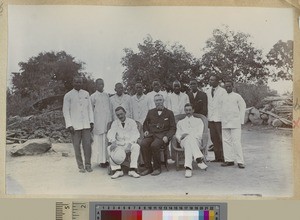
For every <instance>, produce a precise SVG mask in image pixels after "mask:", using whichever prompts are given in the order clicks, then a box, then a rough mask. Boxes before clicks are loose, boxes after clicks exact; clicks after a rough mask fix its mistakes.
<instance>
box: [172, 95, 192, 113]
mask: <svg viewBox="0 0 300 220" xmlns="http://www.w3.org/2000/svg"><path fill="white" fill-rule="evenodd" d="M187 103H190V99H189V97H188V95H187V94H185V93H182V92H180V93H179V94H178V95H177V94H176V93H171V94H170V95H169V97H168V99H167V104H166V107H167V108H168V109H169V110H171V111H173V113H174V115H179V114H184V106H185V104H187Z"/></svg>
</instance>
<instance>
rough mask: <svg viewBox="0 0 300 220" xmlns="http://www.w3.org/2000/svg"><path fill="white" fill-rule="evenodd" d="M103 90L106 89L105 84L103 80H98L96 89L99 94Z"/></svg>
mask: <svg viewBox="0 0 300 220" xmlns="http://www.w3.org/2000/svg"><path fill="white" fill-rule="evenodd" d="M103 88H104V82H103V80H97V81H96V89H97V90H98V91H99V92H103Z"/></svg>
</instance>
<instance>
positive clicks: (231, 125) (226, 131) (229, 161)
mask: <svg viewBox="0 0 300 220" xmlns="http://www.w3.org/2000/svg"><path fill="white" fill-rule="evenodd" d="M225 89H226V91H227V93H226V94H225V95H224V96H223V99H224V100H223V105H222V113H221V115H222V135H223V148H224V159H225V162H224V163H222V164H221V166H224V167H226V166H233V165H234V160H235V159H236V161H237V163H238V167H239V168H241V169H243V168H245V165H244V157H243V151H242V144H241V124H244V119H245V111H246V103H245V101H244V99H243V98H242V96H240V95H239V94H237V93H235V92H233V91H232V89H233V83H232V81H227V82H225Z"/></svg>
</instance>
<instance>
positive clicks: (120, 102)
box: [110, 94, 132, 120]
mask: <svg viewBox="0 0 300 220" xmlns="http://www.w3.org/2000/svg"><path fill="white" fill-rule="evenodd" d="M110 102H111V105H112V111H113V114H112V115H113V120H115V119H117V116H116V112H115V109H116V108H117V107H119V106H122V107H123V108H124V109H125V111H126V117H128V118H132V116H131V107H130V96H129V95H127V94H122V95H121V96H118V95H117V94H115V95H113V96H112V97H110Z"/></svg>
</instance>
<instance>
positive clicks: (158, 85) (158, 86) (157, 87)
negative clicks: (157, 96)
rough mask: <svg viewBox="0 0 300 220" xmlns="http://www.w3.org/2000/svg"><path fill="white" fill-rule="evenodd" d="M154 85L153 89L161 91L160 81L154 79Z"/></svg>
mask: <svg viewBox="0 0 300 220" xmlns="http://www.w3.org/2000/svg"><path fill="white" fill-rule="evenodd" d="M152 87H153V90H154V91H155V92H159V90H160V83H159V82H158V81H154V82H153V83H152Z"/></svg>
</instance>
